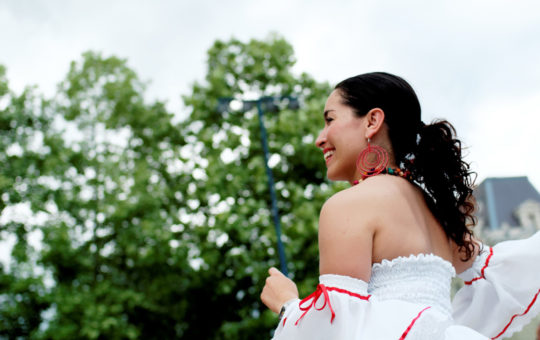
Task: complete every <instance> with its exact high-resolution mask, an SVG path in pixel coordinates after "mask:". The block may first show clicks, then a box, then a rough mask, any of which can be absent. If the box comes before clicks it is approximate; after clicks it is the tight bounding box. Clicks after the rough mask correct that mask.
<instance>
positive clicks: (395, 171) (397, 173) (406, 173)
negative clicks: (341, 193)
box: [353, 167, 413, 185]
mask: <svg viewBox="0 0 540 340" xmlns="http://www.w3.org/2000/svg"><path fill="white" fill-rule="evenodd" d="M379 174H389V175H394V176H399V177H403V178H405V179H406V180H409V181H412V180H413V178H412V175H411V172H410V171H409V170H403V169H401V168H395V169H394V168H390V167H388V168H385V169H384V170H383V171H381V172H380V173H378V174H377V175H379ZM372 176H373V175H372ZM368 177H371V176H366V175H362V179H360V180H358V179H357V180H355V181H354V182H353V185H356V184H358V183H360V182H362V181H363V180H365V179H366V178H368Z"/></svg>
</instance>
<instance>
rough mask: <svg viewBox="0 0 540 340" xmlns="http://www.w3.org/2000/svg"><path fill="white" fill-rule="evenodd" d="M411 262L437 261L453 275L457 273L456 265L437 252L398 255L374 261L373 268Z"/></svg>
mask: <svg viewBox="0 0 540 340" xmlns="http://www.w3.org/2000/svg"><path fill="white" fill-rule="evenodd" d="M409 262H422V263H434V262H437V263H440V264H441V265H443V266H444V267H446V268H447V269H448V270H449V271H450V272H451V273H452V276H455V275H456V270H455V269H454V266H453V265H452V263H450V262H448V261H447V260H445V259H443V258H442V257H440V256H438V255H435V254H418V255H414V254H411V255H409V256H398V257H396V258H393V259H391V260H387V259H384V260H382V261H381V262H380V263H374V264H373V266H372V270H375V269H378V268H384V267H390V268H391V267H393V266H396V265H400V264H402V263H409Z"/></svg>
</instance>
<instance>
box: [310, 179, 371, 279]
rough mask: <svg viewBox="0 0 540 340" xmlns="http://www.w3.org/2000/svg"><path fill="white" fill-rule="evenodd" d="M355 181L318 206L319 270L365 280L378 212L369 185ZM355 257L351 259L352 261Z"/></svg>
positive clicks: (367, 275)
mask: <svg viewBox="0 0 540 340" xmlns="http://www.w3.org/2000/svg"><path fill="white" fill-rule="evenodd" d="M364 184H365V183H362V185H358V186H355V187H352V188H349V189H346V190H343V191H340V192H339V193H337V194H335V195H333V196H332V197H331V198H329V199H328V200H327V201H326V203H325V204H324V205H323V207H322V209H321V215H320V219H319V252H320V272H321V274H339V275H347V276H351V277H355V278H358V279H361V280H365V281H368V280H369V278H370V276H371V263H372V261H371V259H372V249H373V235H374V233H375V229H376V225H377V219H378V218H379V217H378V216H379V215H380V214H379V213H378V211H376V210H377V209H375V207H376V206H377V203H376V202H375V201H377V200H378V199H375V200H374V199H373V195H372V194H371V189H370V188H369V187H367V186H364ZM351 259H354V261H351Z"/></svg>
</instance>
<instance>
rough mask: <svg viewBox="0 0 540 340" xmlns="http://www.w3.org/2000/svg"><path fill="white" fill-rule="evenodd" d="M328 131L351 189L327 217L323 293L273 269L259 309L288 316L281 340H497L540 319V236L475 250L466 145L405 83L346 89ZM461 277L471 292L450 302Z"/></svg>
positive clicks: (329, 161)
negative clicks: (539, 267)
mask: <svg viewBox="0 0 540 340" xmlns="http://www.w3.org/2000/svg"><path fill="white" fill-rule="evenodd" d="M324 121H325V123H324V128H323V129H322V131H321V132H320V134H319V136H318V138H317V140H316V141H315V144H316V145H317V147H319V148H320V149H321V150H322V152H323V155H324V159H325V161H326V167H327V176H328V178H329V179H330V180H336V181H337V180H339V181H348V182H349V183H350V184H352V187H351V188H349V189H345V190H343V191H341V192H338V193H337V194H335V195H334V196H332V197H331V198H330V199H328V201H327V202H326V203H325V204H324V206H323V208H322V210H321V214H320V218H319V253H320V267H319V270H320V274H321V276H320V279H319V281H320V283H319V285H318V286H317V288H316V290H315V292H313V294H311V295H309V296H308V297H306V298H305V299H303V300H300V299H299V298H298V291H297V290H296V286H295V284H294V283H293V282H292V281H291V280H289V279H288V278H287V277H285V276H284V275H283V274H281V273H280V272H279V271H278V270H277V269H275V268H271V269H270V271H269V274H270V276H269V277H268V278H267V281H266V285H265V287H264V289H263V291H262V294H261V299H262V301H263V302H264V303H265V304H266V305H267V306H268V307H269V308H270V309H271V310H273V311H275V312H276V313H277V312H280V316H282V319H281V322H280V323H279V325H278V328H277V330H276V332H275V339H405V338H407V339H448V340H453V339H456V340H457V339H487V338H488V337H489V338H492V339H497V338H503V337H507V336H510V335H511V334H512V333H513V332H515V331H516V330H519V329H521V327H522V326H523V325H524V324H525V323H527V322H528V321H529V320H530V319H531V318H532V317H533V316H534V315H535V314H537V313H538V312H539V311H540V307H539V306H538V304H536V300H537V297H538V294H540V274H538V271H536V270H534V271H531V270H530V268H531V267H532V266H535V263H537V262H538V261H539V260H540V233H537V234H536V235H535V236H533V237H531V238H530V239H527V240H522V241H513V242H505V243H502V244H499V245H496V246H495V247H493V248H489V247H484V246H483V245H482V244H481V243H480V242H479V241H477V240H476V239H474V237H473V233H472V230H471V227H472V226H473V225H474V222H475V221H474V218H473V215H472V213H473V210H474V205H473V203H472V202H473V197H472V187H473V181H472V175H473V173H472V172H471V171H470V170H469V165H468V164H467V163H466V162H464V161H463V159H462V154H461V142H460V141H459V139H457V137H456V136H455V130H454V128H453V127H452V125H451V124H450V123H449V122H447V121H436V122H434V123H432V124H428V125H426V124H424V123H423V122H422V121H421V117H420V104H419V102H418V99H417V97H416V94H415V93H414V91H413V89H412V88H411V87H410V85H409V84H408V83H407V82H406V81H405V80H403V79H402V78H400V77H397V76H394V75H391V74H388V73H382V72H377V73H368V74H363V75H360V76H356V77H352V78H349V79H346V80H344V81H343V82H341V83H339V84H338V85H337V86H336V88H335V89H334V91H333V92H332V93H331V94H330V96H329V98H328V100H327V102H326V105H325V108H324ZM356 184H358V185H356ZM456 272H457V273H458V274H460V276H461V277H462V278H463V279H464V280H465V287H464V288H463V289H462V290H460V291H459V292H458V293H457V295H456V297H455V299H454V301H453V302H451V300H450V283H451V280H452V277H454V276H455V274H456ZM510 272H511V273H513V275H512V276H509V275H507V274H508V273H510ZM516 277H520V280H519V285H517V284H516V283H517V282H513V280H515V278H516Z"/></svg>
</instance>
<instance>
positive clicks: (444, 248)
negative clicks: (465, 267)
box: [358, 175, 452, 263]
mask: <svg viewBox="0 0 540 340" xmlns="http://www.w3.org/2000/svg"><path fill="white" fill-rule="evenodd" d="M362 185H365V186H371V187H372V188H369V189H368V188H366V189H368V190H376V191H378V192H379V193H380V195H381V196H382V197H381V198H382V200H383V201H384V202H386V204H385V205H384V206H381V207H380V210H379V211H373V213H374V214H379V215H380V216H381V223H380V224H379V225H378V226H377V227H376V228H375V234H374V237H373V251H372V254H373V255H372V262H373V263H380V262H381V261H382V260H384V259H387V260H391V259H394V258H396V257H399V256H409V255H411V254H415V255H417V254H434V255H437V256H439V257H441V258H443V259H445V260H447V261H449V262H452V246H451V245H452V243H451V241H450V240H449V239H448V237H447V236H446V234H445V232H444V230H443V229H442V227H441V225H440V224H439V222H438V221H437V219H436V218H435V216H433V214H432V212H431V211H430V210H429V207H428V205H427V204H426V201H425V198H424V195H423V193H422V189H420V188H419V187H418V186H416V185H414V184H412V183H410V182H409V181H407V180H405V179H403V178H399V177H395V176H390V175H383V176H376V177H373V178H369V179H367V180H365V181H364V182H363V183H362ZM358 189H359V190H362V188H361V187H360V186H359V187H358Z"/></svg>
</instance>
